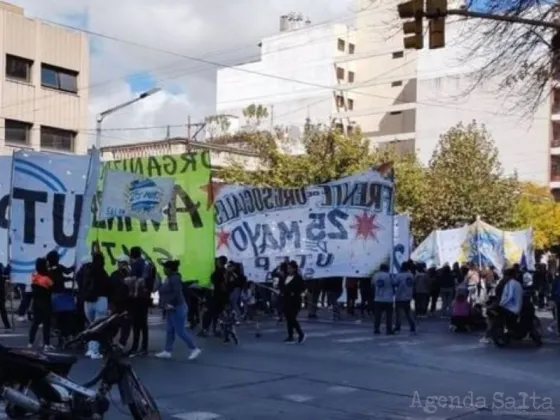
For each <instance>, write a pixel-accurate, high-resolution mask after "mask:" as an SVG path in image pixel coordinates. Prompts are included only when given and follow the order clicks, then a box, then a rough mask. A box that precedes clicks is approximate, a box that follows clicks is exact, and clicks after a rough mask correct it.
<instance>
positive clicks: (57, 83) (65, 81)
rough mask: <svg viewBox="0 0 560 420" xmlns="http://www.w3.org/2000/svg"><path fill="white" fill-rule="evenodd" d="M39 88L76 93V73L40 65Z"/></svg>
mask: <svg viewBox="0 0 560 420" xmlns="http://www.w3.org/2000/svg"><path fill="white" fill-rule="evenodd" d="M41 86H43V87H48V88H53V89H58V90H62V91H64V92H71V93H78V72H75V71H72V70H66V69H61V68H59V67H54V66H49V65H48V64H42V65H41Z"/></svg>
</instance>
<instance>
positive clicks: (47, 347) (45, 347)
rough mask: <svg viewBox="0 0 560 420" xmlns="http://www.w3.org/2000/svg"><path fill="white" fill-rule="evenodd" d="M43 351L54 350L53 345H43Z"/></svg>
mask: <svg viewBox="0 0 560 420" xmlns="http://www.w3.org/2000/svg"><path fill="white" fill-rule="evenodd" d="M43 351H44V352H49V351H54V347H53V346H44V347H43Z"/></svg>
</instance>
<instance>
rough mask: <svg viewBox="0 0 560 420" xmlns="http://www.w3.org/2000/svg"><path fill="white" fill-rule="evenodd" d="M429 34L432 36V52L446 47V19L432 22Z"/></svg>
mask: <svg viewBox="0 0 560 420" xmlns="http://www.w3.org/2000/svg"><path fill="white" fill-rule="evenodd" d="M428 32H429V34H430V50H435V49H438V48H443V47H445V19H444V18H437V19H433V20H430V23H429V27H428Z"/></svg>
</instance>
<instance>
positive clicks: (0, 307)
mask: <svg viewBox="0 0 560 420" xmlns="http://www.w3.org/2000/svg"><path fill="white" fill-rule="evenodd" d="M0 316H1V317H2V323H3V324H4V328H6V329H9V328H11V327H10V320H9V319H8V312H7V311H6V299H0Z"/></svg>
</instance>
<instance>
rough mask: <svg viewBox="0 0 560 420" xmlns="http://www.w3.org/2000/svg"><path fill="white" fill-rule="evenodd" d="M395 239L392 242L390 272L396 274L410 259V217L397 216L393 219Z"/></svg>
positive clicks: (406, 215)
mask: <svg viewBox="0 0 560 420" xmlns="http://www.w3.org/2000/svg"><path fill="white" fill-rule="evenodd" d="M394 218H395V225H394V229H395V237H394V239H393V240H394V242H393V262H392V266H391V271H392V272H393V273H398V272H399V271H400V269H401V266H402V263H403V262H405V261H408V260H409V258H410V248H411V246H410V245H411V240H410V217H409V216H408V214H399V215H396V216H395V217H394Z"/></svg>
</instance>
